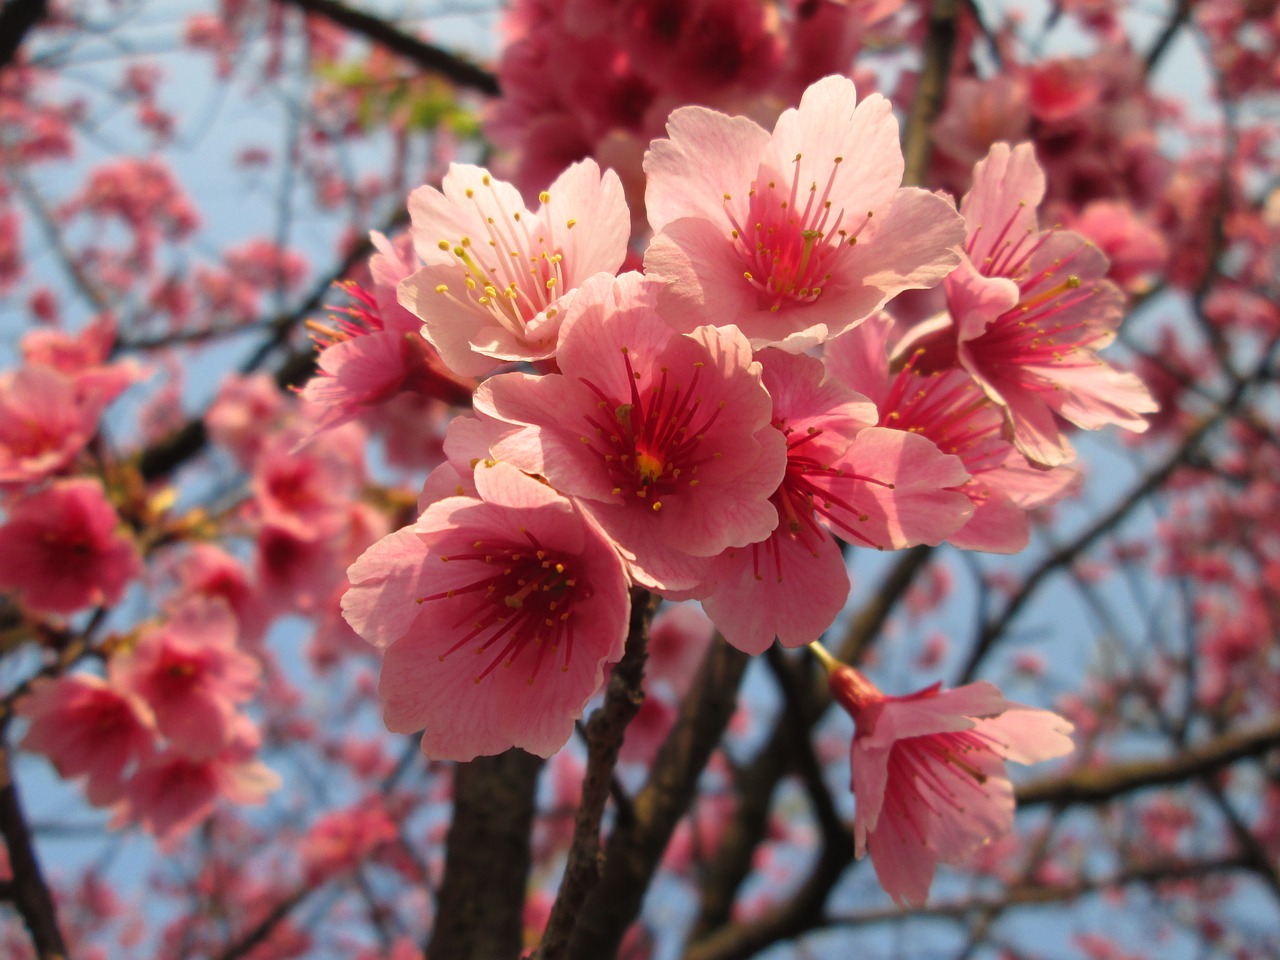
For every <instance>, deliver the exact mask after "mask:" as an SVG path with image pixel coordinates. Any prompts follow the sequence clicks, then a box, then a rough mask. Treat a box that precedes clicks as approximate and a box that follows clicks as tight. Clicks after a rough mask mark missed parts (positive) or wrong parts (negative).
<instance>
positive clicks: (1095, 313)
mask: <svg viewBox="0 0 1280 960" xmlns="http://www.w3.org/2000/svg"><path fill="white" fill-rule="evenodd" d="M1044 185H1045V180H1044V173H1043V171H1042V170H1041V169H1040V166H1039V164H1037V163H1036V159H1035V152H1034V150H1033V149H1032V147H1031V145H1030V144H1022V145H1020V146H1018V147H1016V148H1011V147H1009V145H1008V144H1004V143H998V144H996V145H995V146H993V147H992V148H991V152H990V153H989V154H988V155H987V157H986V159H985V160H983V161H982V162H981V163H979V164H978V165H977V167H976V168H975V170H974V185H973V189H972V190H971V191H970V192H969V193H968V194H966V195H965V197H964V199H963V200H962V201H961V204H960V212H961V214H963V215H964V218H965V224H966V227H967V231H968V233H967V241H966V246H965V252H966V254H968V256H967V258H966V259H965V260H964V261H963V262H962V263H961V264H960V266H959V267H957V268H956V270H955V272H954V273H952V274H951V275H950V276H949V277H948V278H947V280H946V284H945V286H946V293H947V308H948V310H949V311H950V317H947V316H946V315H941V316H940V317H939V318H937V319H936V320H934V321H926V322H925V323H922V324H919V325H917V327H916V328H915V329H914V330H913V331H911V333H910V334H909V335H908V337H906V338H904V341H903V342H902V343H900V344H899V345H898V347H897V348H896V353H897V354H898V355H899V356H903V355H905V354H906V353H908V352H910V351H914V350H915V349H916V347H917V346H924V347H925V348H926V356H925V358H923V363H922V368H921V372H930V371H932V370H936V369H945V368H947V367H949V366H953V365H955V364H957V363H958V364H959V365H960V366H963V367H964V369H965V370H967V371H968V372H969V374H970V376H972V377H973V378H974V380H976V381H977V382H978V384H979V385H980V386H981V387H982V389H983V391H984V392H985V393H986V394H987V396H988V397H990V398H991V400H992V402H994V403H996V404H998V405H999V406H1000V408H1001V411H1002V413H1003V415H1004V417H1005V428H1006V431H1007V432H1008V433H1009V434H1010V435H1011V438H1012V440H1013V443H1014V444H1015V445H1016V446H1017V448H1018V450H1019V451H1020V452H1021V453H1022V454H1023V455H1024V456H1025V457H1026V458H1027V459H1028V460H1031V461H1032V462H1034V463H1037V464H1040V465H1041V466H1046V467H1053V466H1057V465H1058V464H1061V463H1065V462H1066V461H1067V460H1069V459H1070V458H1071V456H1072V453H1071V445H1070V443H1069V442H1068V441H1067V439H1066V437H1065V436H1064V435H1063V433H1062V431H1061V429H1060V428H1059V426H1058V422H1057V420H1056V418H1055V414H1056V415H1057V416H1061V417H1063V418H1064V419H1066V420H1069V421H1071V422H1072V423H1074V424H1075V425H1076V426H1079V427H1083V428H1084V429H1086V430H1096V429H1098V428H1100V427H1103V426H1106V425H1108V424H1116V425H1118V426H1121V427H1123V428H1125V429H1126V430H1132V431H1134V432H1138V433H1141V432H1142V431H1144V430H1146V429H1147V423H1146V421H1145V420H1144V419H1143V417H1142V414H1144V413H1151V412H1153V411H1154V410H1155V409H1156V406H1155V403H1154V401H1153V400H1152V399H1151V395H1150V394H1149V393H1148V392H1147V389H1146V387H1144V386H1143V385H1142V382H1141V381H1140V380H1139V379H1138V378H1137V377H1136V376H1134V375H1133V374H1132V373H1121V372H1120V371H1118V370H1115V369H1113V368H1112V367H1110V366H1108V365H1107V364H1106V363H1104V362H1103V361H1102V360H1100V359H1098V356H1097V352H1098V351H1099V350H1101V349H1102V348H1103V347H1105V346H1106V345H1107V344H1109V343H1110V342H1111V341H1112V340H1114V339H1115V335H1116V327H1117V325H1118V324H1119V322H1120V320H1121V318H1122V316H1123V313H1124V295H1123V294H1122V293H1121V292H1120V290H1119V289H1118V288H1117V287H1116V286H1115V285H1114V284H1112V283H1111V282H1110V281H1108V280H1106V279H1104V278H1105V276H1106V273H1107V260H1106V257H1104V256H1103V255H1102V253H1101V252H1100V251H1099V250H1098V249H1097V248H1096V247H1094V246H1093V245H1092V244H1090V243H1088V241H1086V240H1085V239H1084V238H1083V237H1081V236H1079V235H1078V234H1075V233H1070V232H1066V231H1060V230H1056V229H1054V230H1047V231H1041V230H1040V229H1039V227H1038V225H1037V220H1036V208H1037V206H1039V204H1040V200H1041V199H1042V198H1043V196H1044Z"/></svg>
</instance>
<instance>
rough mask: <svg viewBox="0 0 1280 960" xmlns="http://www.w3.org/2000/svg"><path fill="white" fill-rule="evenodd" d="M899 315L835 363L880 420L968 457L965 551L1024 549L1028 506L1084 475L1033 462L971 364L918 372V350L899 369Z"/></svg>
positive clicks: (835, 352) (834, 352)
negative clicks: (893, 342)
mask: <svg viewBox="0 0 1280 960" xmlns="http://www.w3.org/2000/svg"><path fill="white" fill-rule="evenodd" d="M891 326H892V321H891V320H890V319H889V318H888V317H887V316H884V315H883V314H881V315H880V316H877V317H873V318H871V319H870V320H868V321H867V322H866V323H864V324H863V325H862V326H860V327H859V328H858V329H856V330H852V331H850V332H849V333H848V334H846V335H845V336H843V337H840V338H838V339H836V340H834V341H831V342H829V343H828V344H827V348H826V360H827V368H828V370H829V371H830V372H831V374H832V375H833V376H837V377H839V378H841V379H842V380H843V381H844V382H845V383H847V384H849V385H851V386H853V387H855V389H861V390H865V391H867V393H868V394H869V395H870V396H873V397H875V399H876V403H877V406H878V407H879V410H880V412H879V425H880V426H882V427H889V428H891V429H894V430H903V431H905V432H907V433H912V434H918V435H919V436H922V437H925V438H927V439H929V440H932V441H933V442H934V443H935V444H936V445H937V447H938V449H939V450H941V451H942V452H943V453H948V454H952V455H954V456H957V457H959V458H960V460H961V462H962V463H963V464H964V468H965V470H967V471H968V473H969V480H968V481H967V482H966V483H965V484H964V485H963V486H962V487H960V488H959V490H960V492H961V493H963V494H964V495H965V496H967V497H968V498H969V499H970V501H972V503H973V513H972V516H970V517H969V519H968V520H967V521H966V522H965V523H964V525H963V526H962V527H961V528H960V529H959V530H957V531H955V532H954V533H952V534H950V535H949V536H948V537H947V540H948V542H950V543H952V544H954V545H955V546H957V547H960V548H961V549H962V550H986V551H990V552H993V553H1017V552H1018V551H1019V550H1022V549H1023V548H1024V547H1026V545H1027V542H1028V539H1029V538H1030V521H1029V519H1028V517H1027V511H1028V510H1031V509H1033V508H1036V507H1041V506H1046V505H1048V504H1049V503H1052V502H1054V501H1055V500H1058V499H1060V498H1062V497H1063V496H1066V495H1067V494H1068V493H1069V492H1070V491H1071V490H1072V489H1073V488H1074V487H1075V485H1076V483H1077V481H1078V480H1079V474H1078V473H1077V472H1076V471H1075V470H1073V469H1071V468H1070V467H1068V466H1065V465H1063V466H1058V467H1055V468H1053V469H1052V470H1046V469H1043V468H1037V467H1034V466H1032V465H1031V464H1030V463H1029V462H1028V461H1027V459H1026V458H1025V457H1023V456H1022V454H1020V453H1018V451H1017V450H1016V449H1015V448H1014V446H1013V444H1012V443H1010V442H1009V440H1008V439H1006V436H1005V423H1004V417H1003V416H1002V415H1001V411H1000V408H999V407H998V406H996V405H995V404H994V403H992V402H991V401H990V399H988V398H987V396H986V395H985V394H984V393H983V391H982V389H981V388H980V387H979V386H978V384H977V383H975V382H974V380H973V378H972V377H970V376H969V375H968V374H967V373H966V372H965V371H964V370H961V369H956V368H952V369H948V370H937V371H934V372H932V373H929V374H920V373H917V372H916V371H915V369H914V364H915V361H916V360H917V359H919V357H918V356H913V357H911V358H908V360H907V361H906V362H905V363H904V364H903V365H902V366H901V368H900V369H898V370H897V372H896V373H894V372H891V370H890V365H889V353H888V349H887V347H888V339H889V334H890V328H891Z"/></svg>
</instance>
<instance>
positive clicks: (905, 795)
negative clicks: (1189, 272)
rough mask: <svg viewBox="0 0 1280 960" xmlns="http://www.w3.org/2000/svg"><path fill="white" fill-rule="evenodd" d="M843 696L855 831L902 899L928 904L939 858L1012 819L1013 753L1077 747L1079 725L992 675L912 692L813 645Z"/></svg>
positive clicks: (859, 846)
mask: <svg viewBox="0 0 1280 960" xmlns="http://www.w3.org/2000/svg"><path fill="white" fill-rule="evenodd" d="M813 649H814V651H815V652H816V653H818V656H819V657H821V658H822V659H823V661H824V663H825V664H826V665H827V668H828V670H829V676H828V682H829V685H830V688H831V693H832V696H834V697H835V699H836V702H837V703H839V704H840V705H841V706H842V707H844V708H845V709H846V710H848V711H849V713H850V714H851V715H852V716H853V722H854V725H855V727H856V731H855V733H854V739H853V749H852V761H851V762H852V765H853V782H852V788H853V794H854V799H855V801H856V804H857V806H856V810H855V812H854V821H853V831H854V843H855V847H856V853H857V856H858V857H862V856H864V855H865V854H867V853H870V854H871V862H872V864H874V866H875V869H876V876H877V877H878V878H879V880H880V885H881V886H882V887H884V889H885V892H886V893H888V894H889V895H890V896H891V897H893V899H894V900H895V901H896V902H897V903H898V904H900V905H902V906H906V905H909V904H910V905H914V906H923V905H924V903H925V901H926V900H927V899H928V896H929V886H930V884H931V883H932V882H933V874H934V870H935V869H936V867H937V865H938V864H939V863H958V862H960V861H963V860H965V859H967V858H969V857H970V856H972V855H973V853H974V852H975V851H977V850H978V849H979V848H980V847H982V846H983V845H984V844H986V843H988V842H989V841H991V840H993V839H996V838H998V837H1002V836H1004V835H1005V834H1006V833H1008V832H1009V831H1010V830H1011V829H1012V827H1013V809H1014V799H1013V786H1012V785H1011V784H1010V782H1009V777H1008V775H1007V774H1006V773H1005V768H1004V764H1005V761H1006V760H1013V761H1014V762H1016V763H1039V762H1040V761H1042V760H1050V759H1052V758H1054V757H1060V756H1063V755H1065V754H1067V753H1070V752H1071V750H1072V749H1073V748H1074V745H1073V744H1072V741H1071V731H1072V730H1073V727H1072V725H1071V724H1070V723H1069V722H1067V721H1066V720H1065V719H1063V718H1062V717H1060V716H1058V715H1057V714H1056V713H1051V712H1049V711H1048V710H1036V709H1033V708H1031V707H1025V706H1023V705H1022V704H1019V703H1013V702H1012V701H1009V700H1006V699H1005V698H1004V697H1003V696H1002V695H1001V693H1000V691H999V690H997V689H996V688H995V687H994V686H993V685H992V684H990V683H987V682H985V681H979V682H977V683H970V684H967V685H965V686H963V687H956V688H955V689H954V690H946V691H943V690H941V689H940V686H941V685H940V684H934V685H933V686H931V687H926V688H925V689H923V690H919V691H917V692H915V693H912V694H909V695H907V696H905V697H891V696H886V695H885V694H883V693H881V692H880V690H879V689H877V688H876V687H875V685H874V684H872V683H871V682H870V681H869V680H867V678H866V677H864V676H863V675H862V674H861V673H859V672H858V671H856V670H854V669H853V668H852V667H847V666H844V665H842V664H838V663H836V662H835V661H833V660H832V659H831V658H830V656H829V655H828V654H827V653H826V651H825V650H820V648H819V647H818V646H817V645H814V647H813Z"/></svg>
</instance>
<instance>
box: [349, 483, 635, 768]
mask: <svg viewBox="0 0 1280 960" xmlns="http://www.w3.org/2000/svg"><path fill="white" fill-rule="evenodd" d="M475 482H476V487H477V491H478V493H479V495H480V497H479V498H478V499H477V498H474V497H450V498H448V499H445V500H441V501H439V502H437V503H434V504H432V505H431V506H429V507H428V508H427V509H426V511H425V512H424V513H423V514H422V516H421V517H419V518H418V522H417V523H415V524H414V525H413V526H412V527H406V528H405V529H403V530H399V531H397V532H395V533H393V534H391V535H390V536H387V537H384V538H383V539H382V540H380V541H378V542H377V543H376V544H374V545H373V546H372V547H370V548H369V549H368V550H367V551H366V552H365V553H364V555H363V556H361V557H360V559H359V560H357V561H356V563H355V564H354V565H352V567H351V569H350V570H349V571H348V574H347V575H348V577H349V579H350V582H351V589H350V590H348V591H347V593H346V595H345V596H344V597H343V601H342V607H343V613H344V615H345V616H346V618H347V621H348V622H349V623H350V624H351V626H352V627H353V628H354V629H355V630H356V632H357V633H359V634H360V635H361V636H363V637H364V638H365V639H366V640H369V641H370V642H372V643H375V644H378V645H379V646H384V647H386V651H385V653H384V659H383V664H382V679H381V682H380V683H379V688H378V692H379V696H380V697H381V699H382V702H383V711H384V717H385V720H386V724H387V727H388V728H389V729H391V730H394V731H397V732H404V733H408V732H412V731H415V730H421V729H423V728H424V727H425V728H426V729H425V731H424V732H423V735H422V750H423V753H425V754H426V755H427V756H429V757H432V758H435V759H450V760H470V759H472V758H474V757H476V756H478V755H481V754H496V753H501V752H502V751H504V750H506V749H508V748H510V747H512V746H517V747H521V748H522V749H525V750H528V751H529V752H531V753H536V754H538V755H539V756H544V757H546V756H550V755H551V754H552V753H554V752H555V751H557V750H559V749H560V747H562V746H563V745H564V743H565V741H566V740H568V739H569V735H570V734H571V733H572V732H573V724H574V720H576V719H577V718H578V717H580V716H581V715H582V711H583V708H584V707H585V706H586V703H587V700H588V699H590V697H591V696H592V694H594V693H595V692H596V690H597V689H598V688H599V686H600V683H601V679H602V677H603V675H604V665H605V664H606V663H608V662H613V661H617V660H619V659H621V657H622V651H623V642H624V641H625V639H626V634H627V623H628V617H629V610H630V597H629V595H628V592H627V582H626V576H625V573H624V569H623V566H622V560H621V559H620V558H619V557H618V555H617V553H616V552H615V551H614V549H613V546H612V544H611V543H610V542H609V540H608V539H607V538H606V537H605V536H604V534H603V533H602V532H601V531H600V530H599V528H598V527H597V526H596V525H595V524H594V523H593V522H592V521H591V520H590V519H589V518H588V517H586V516H585V515H584V514H583V513H582V512H581V511H580V510H578V508H577V507H575V506H574V505H573V504H572V503H571V502H570V501H569V500H567V499H565V498H564V497H562V496H560V495H559V494H558V493H556V492H555V491H554V490H552V489H551V488H550V487H548V486H546V485H545V484H543V483H540V482H538V481H537V480H533V479H531V478H529V477H527V476H525V475H524V474H522V473H520V471H518V470H516V469H514V468H513V467H510V466H508V465H507V464H504V463H496V464H492V465H490V464H481V465H479V466H478V467H477V468H476V474H475Z"/></svg>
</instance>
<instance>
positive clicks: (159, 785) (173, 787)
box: [112, 714, 280, 841]
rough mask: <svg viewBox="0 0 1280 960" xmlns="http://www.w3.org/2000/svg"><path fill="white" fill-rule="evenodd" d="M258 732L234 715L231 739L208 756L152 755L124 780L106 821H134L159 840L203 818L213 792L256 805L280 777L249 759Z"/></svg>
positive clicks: (172, 836) (177, 752)
mask: <svg viewBox="0 0 1280 960" xmlns="http://www.w3.org/2000/svg"><path fill="white" fill-rule="evenodd" d="M261 740H262V738H261V735H260V734H259V732H258V730H257V728H256V727H255V726H254V725H253V722H252V721H251V720H249V718H248V717H246V716H244V715H243V714H237V716H236V718H235V726H234V729H233V730H232V736H231V742H230V744H229V745H228V746H227V747H226V748H225V749H223V750H222V751H221V752H220V753H218V754H216V755H214V756H210V757H192V756H188V755H187V754H185V753H183V752H181V751H180V750H174V749H169V750H166V751H164V752H163V753H159V754H156V755H154V756H153V757H152V758H151V759H150V760H148V761H147V762H146V763H144V764H143V765H142V766H141V767H140V768H139V769H138V771H137V772H136V773H135V774H134V775H133V777H132V778H131V779H130V780H129V782H128V784H127V786H126V790H125V796H124V798H123V799H122V800H121V802H120V804H119V805H118V807H117V809H116V815H115V817H114V818H113V819H112V826H115V827H118V826H121V825H123V824H125V823H130V822H135V821H136V822H138V823H141V824H142V827H143V829H145V830H147V831H148V832H149V833H151V834H153V835H154V836H155V837H156V838H157V839H159V840H161V841H169V840H174V839H177V838H178V837H181V836H182V835H183V834H185V833H186V832H187V831H189V830H191V828H192V827H194V826H195V825H196V824H198V823H200V822H201V821H202V820H204V819H205V818H206V817H207V816H208V815H209V813H210V812H211V811H212V810H213V807H214V804H215V803H216V802H217V801H218V798H219V797H226V798H227V799H228V800H230V801H231V802H232V803H241V804H251V805H253V804H260V803H263V802H265V800H266V799H267V795H268V794H269V793H271V792H272V791H273V790H276V789H277V788H278V787H279V786H280V776H279V775H278V774H277V773H275V772H274V771H273V770H271V769H270V768H269V767H267V766H266V765H265V764H264V763H262V761H260V760H257V759H255V754H256V753H257V750H258V747H259V745H260V744H261Z"/></svg>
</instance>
